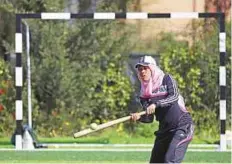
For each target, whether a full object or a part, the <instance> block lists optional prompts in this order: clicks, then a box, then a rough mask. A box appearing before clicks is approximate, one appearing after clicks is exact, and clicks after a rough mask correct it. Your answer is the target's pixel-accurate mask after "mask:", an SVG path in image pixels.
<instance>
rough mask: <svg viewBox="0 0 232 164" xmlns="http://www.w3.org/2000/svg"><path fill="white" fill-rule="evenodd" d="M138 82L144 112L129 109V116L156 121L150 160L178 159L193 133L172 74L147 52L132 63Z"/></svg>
mask: <svg viewBox="0 0 232 164" xmlns="http://www.w3.org/2000/svg"><path fill="white" fill-rule="evenodd" d="M135 68H136V69H137V74H138V78H139V80H140V82H141V89H140V102H141V104H142V106H143V109H144V110H146V113H147V114H146V115H144V116H139V115H138V113H132V114H131V116H132V120H134V121H136V120H139V121H141V122H144V123H149V122H152V121H153V118H154V115H155V118H156V120H157V121H158V122H159V129H158V131H156V132H155V135H156V139H155V143H154V147H153V149H152V153H151V157H150V163H180V162H181V161H182V160H183V158H184V155H185V152H186V150H187V147H188V144H189V143H190V141H191V140H192V136H193V122H192V118H191V116H190V114H189V112H188V111H187V110H186V107H185V104H184V101H183V98H182V96H181V95H180V94H179V92H178V88H177V84H176V82H175V80H174V79H173V77H172V76H171V75H169V74H164V72H163V71H162V70H161V69H160V68H159V67H158V66H157V65H156V61H155V60H154V59H153V58H152V57H151V56H143V57H141V59H140V61H139V62H138V63H137V64H136V66H135Z"/></svg>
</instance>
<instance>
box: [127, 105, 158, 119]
mask: <svg viewBox="0 0 232 164" xmlns="http://www.w3.org/2000/svg"><path fill="white" fill-rule="evenodd" d="M144 108H145V109H144V110H146V115H151V114H153V113H155V108H156V105H155V104H150V105H148V107H147V108H146V107H145V106H144ZM140 118H141V115H139V114H138V113H131V119H132V120H133V121H137V120H139V119H140Z"/></svg>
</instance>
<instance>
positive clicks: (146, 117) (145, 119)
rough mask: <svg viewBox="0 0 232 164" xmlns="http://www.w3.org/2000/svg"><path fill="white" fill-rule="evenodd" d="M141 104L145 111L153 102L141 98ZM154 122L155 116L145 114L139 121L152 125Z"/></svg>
mask: <svg viewBox="0 0 232 164" xmlns="http://www.w3.org/2000/svg"><path fill="white" fill-rule="evenodd" d="M140 103H141V106H142V107H143V110H147V107H148V106H149V105H150V104H152V103H153V102H152V101H151V100H150V99H143V98H140ZM153 120H154V114H145V115H142V116H141V117H140V119H139V120H138V121H140V122H142V123H152V122H153Z"/></svg>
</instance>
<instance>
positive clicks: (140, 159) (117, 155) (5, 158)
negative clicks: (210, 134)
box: [0, 149, 231, 164]
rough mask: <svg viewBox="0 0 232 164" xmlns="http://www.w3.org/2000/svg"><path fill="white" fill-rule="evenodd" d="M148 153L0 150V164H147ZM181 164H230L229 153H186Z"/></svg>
mask: <svg viewBox="0 0 232 164" xmlns="http://www.w3.org/2000/svg"><path fill="white" fill-rule="evenodd" d="M149 156H150V152H148V151H146V152H142V151H141V152H139V151H82V150H74V149H73V150H71V149H70V150H62V149H54V150H53V149H47V150H45V149H43V150H33V151H15V150H7V149H6V150H3V149H2V150H1V156H0V163H141V164H142V163H148V160H149ZM183 163H231V152H187V154H186V157H185V159H184V162H183Z"/></svg>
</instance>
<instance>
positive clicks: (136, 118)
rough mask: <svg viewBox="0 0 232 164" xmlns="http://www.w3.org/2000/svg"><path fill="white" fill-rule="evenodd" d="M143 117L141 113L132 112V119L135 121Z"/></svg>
mask: <svg viewBox="0 0 232 164" xmlns="http://www.w3.org/2000/svg"><path fill="white" fill-rule="evenodd" d="M140 118H141V116H140V115H139V113H131V119H132V120H133V121H137V120H139V119H140Z"/></svg>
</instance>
